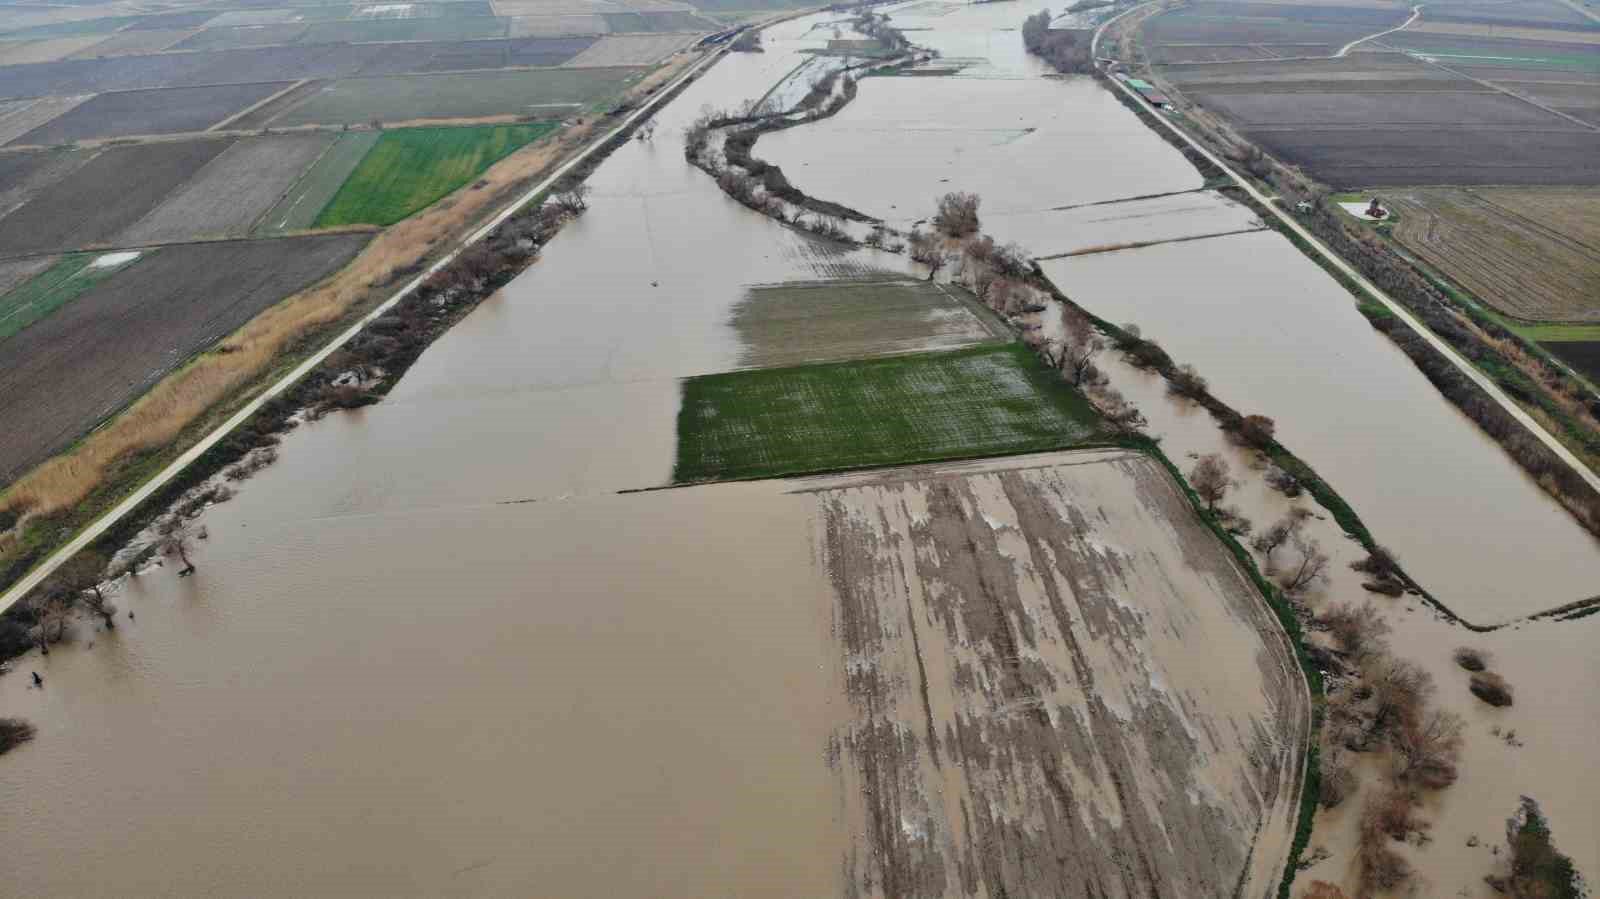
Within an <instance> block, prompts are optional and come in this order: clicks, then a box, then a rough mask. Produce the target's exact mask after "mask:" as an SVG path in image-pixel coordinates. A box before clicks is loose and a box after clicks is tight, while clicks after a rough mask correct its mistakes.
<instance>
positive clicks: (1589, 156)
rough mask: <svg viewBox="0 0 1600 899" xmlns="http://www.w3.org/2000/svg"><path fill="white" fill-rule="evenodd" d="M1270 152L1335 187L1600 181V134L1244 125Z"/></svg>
mask: <svg viewBox="0 0 1600 899" xmlns="http://www.w3.org/2000/svg"><path fill="white" fill-rule="evenodd" d="M1246 134H1248V135H1249V136H1250V137H1251V139H1253V140H1255V141H1257V142H1259V143H1260V144H1261V145H1262V146H1263V147H1266V148H1267V149H1268V150H1269V151H1270V152H1272V154H1273V155H1275V156H1277V157H1278V158H1280V159H1283V160H1285V161H1287V162H1291V163H1294V164H1297V165H1300V166H1303V167H1305V168H1306V169H1307V170H1308V171H1310V172H1311V173H1312V175H1314V176H1315V177H1316V178H1317V180H1319V181H1322V182H1324V183H1326V184H1328V185H1330V186H1333V187H1335V188H1340V189H1350V188H1360V187H1389V186H1398V185H1408V184H1409V185H1429V184H1519V185H1520V184H1600V133H1596V132H1593V131H1576V130H1571V131H1550V132H1545V131H1541V132H1539V133H1538V134H1537V135H1534V134H1530V133H1529V132H1528V131H1525V130H1524V131H1516V130H1504V131H1478V130H1471V129H1463V128H1454V127H1448V126H1431V127H1419V128H1414V129H1399V130H1382V131H1377V130H1372V131H1361V130H1339V131H1320V130H1315V129H1310V128H1307V129H1299V130H1294V131H1259V132H1251V131H1249V130H1248V129H1247V130H1246Z"/></svg>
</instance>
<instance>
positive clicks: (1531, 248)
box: [1385, 187, 1600, 321]
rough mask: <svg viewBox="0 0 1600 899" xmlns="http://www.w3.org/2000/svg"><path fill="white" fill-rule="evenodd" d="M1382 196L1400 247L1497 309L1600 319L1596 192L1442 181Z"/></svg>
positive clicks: (1553, 317) (1562, 318)
mask: <svg viewBox="0 0 1600 899" xmlns="http://www.w3.org/2000/svg"><path fill="white" fill-rule="evenodd" d="M1385 199H1387V200H1389V201H1390V203H1391V204H1392V205H1393V206H1394V207H1395V208H1396V209H1398V210H1399V212H1400V220H1399V222H1398V223H1397V224H1396V225H1395V229H1394V235H1395V238H1396V239H1397V240H1399V241H1400V243H1401V244H1402V245H1404V246H1405V247H1406V248H1407V249H1409V250H1411V251H1412V252H1414V253H1416V254H1417V255H1418V256H1420V257H1421V258H1422V259H1424V260H1426V261H1427V262H1428V263H1429V264H1430V265H1433V266H1434V267H1436V268H1438V269H1439V270H1440V271H1443V272H1445V273H1447V274H1448V275H1449V276H1450V277H1451V278H1452V279H1454V280H1456V281H1458V282H1460V284H1461V285H1462V286H1463V287H1466V288H1467V289H1468V290H1470V291H1472V292H1473V293H1474V294H1476V295H1477V296H1478V297H1480V298H1481V299H1483V300H1484V301H1486V302H1488V303H1490V304H1492V305H1493V306H1495V307H1496V308H1498V309H1500V310H1501V311H1504V312H1508V313H1510V314H1512V315H1515V316H1517V317H1518V318H1524V319H1535V320H1541V319H1542V320H1554V321H1600V303H1597V302H1595V297H1597V296H1600V226H1597V225H1595V222H1597V221H1600V191H1597V190H1595V189H1592V188H1576V189H1570V188H1563V189H1529V188H1453V187H1452V188H1444V187H1440V188H1421V189H1414V190H1403V191H1395V192H1393V193H1392V194H1390V195H1387V196H1386V197H1385Z"/></svg>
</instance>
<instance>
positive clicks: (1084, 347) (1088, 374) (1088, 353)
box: [1060, 308, 1106, 387]
mask: <svg viewBox="0 0 1600 899" xmlns="http://www.w3.org/2000/svg"><path fill="white" fill-rule="evenodd" d="M1062 325H1063V326H1064V328H1065V332H1066V339H1065V340H1064V341H1062V345H1061V361H1060V365H1061V372H1062V374H1064V375H1066V376H1067V380H1069V381H1071V382H1072V383H1073V384H1074V385H1076V386H1079V387H1082V386H1084V384H1085V383H1086V382H1087V383H1091V384H1092V383H1095V382H1096V381H1098V380H1099V372H1098V371H1097V370H1096V369H1095V366H1094V359H1095V357H1096V356H1098V355H1100V353H1101V351H1102V350H1104V349H1105V348H1106V342H1105V341H1104V340H1103V339H1101V337H1100V333H1099V332H1098V331H1096V330H1095V327H1094V323H1093V322H1091V321H1089V317H1088V316H1087V315H1084V314H1083V313H1081V312H1079V311H1077V310H1076V309H1070V308H1069V309H1067V310H1066V311H1065V312H1064V313H1063V314H1062Z"/></svg>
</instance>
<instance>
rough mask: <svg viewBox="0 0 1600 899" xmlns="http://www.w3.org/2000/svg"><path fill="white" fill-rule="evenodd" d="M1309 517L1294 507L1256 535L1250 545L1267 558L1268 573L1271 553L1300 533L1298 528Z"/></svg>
mask: <svg viewBox="0 0 1600 899" xmlns="http://www.w3.org/2000/svg"><path fill="white" fill-rule="evenodd" d="M1310 517H1311V513H1310V512H1307V511H1306V510H1305V509H1302V508H1300V507H1299V506H1295V507H1294V508H1292V509H1290V510H1289V512H1288V514H1286V515H1284V516H1283V517H1282V518H1280V519H1278V520H1277V521H1275V522H1273V523H1272V525H1271V526H1269V527H1268V528H1267V529H1266V530H1264V531H1262V532H1261V533H1260V534H1258V535H1256V539H1255V541H1254V542H1253V543H1252V545H1253V546H1255V548H1256V551H1257V552H1259V553H1261V554H1262V555H1263V556H1266V557H1267V570H1268V571H1271V570H1272V553H1273V552H1274V551H1275V550H1277V549H1278V547H1280V546H1283V545H1284V544H1286V543H1288V542H1289V540H1290V538H1292V537H1294V535H1295V534H1298V533H1299V532H1300V528H1301V527H1303V526H1304V525H1305V521H1306V519H1307V518H1310Z"/></svg>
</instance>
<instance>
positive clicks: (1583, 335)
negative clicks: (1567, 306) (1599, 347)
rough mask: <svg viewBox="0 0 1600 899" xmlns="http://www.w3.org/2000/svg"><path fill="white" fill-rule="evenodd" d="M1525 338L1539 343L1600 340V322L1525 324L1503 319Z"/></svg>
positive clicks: (1505, 323) (1503, 322)
mask: <svg viewBox="0 0 1600 899" xmlns="http://www.w3.org/2000/svg"><path fill="white" fill-rule="evenodd" d="M1502 324H1504V325H1505V326H1506V327H1508V328H1510V329H1511V330H1513V331H1516V332H1517V334H1518V335H1520V336H1521V337H1522V338H1523V339H1524V340H1533V341H1537V342H1539V343H1577V342H1587V341H1591V340H1600V324H1595V325H1525V324H1521V323H1518V322H1512V321H1502Z"/></svg>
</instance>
